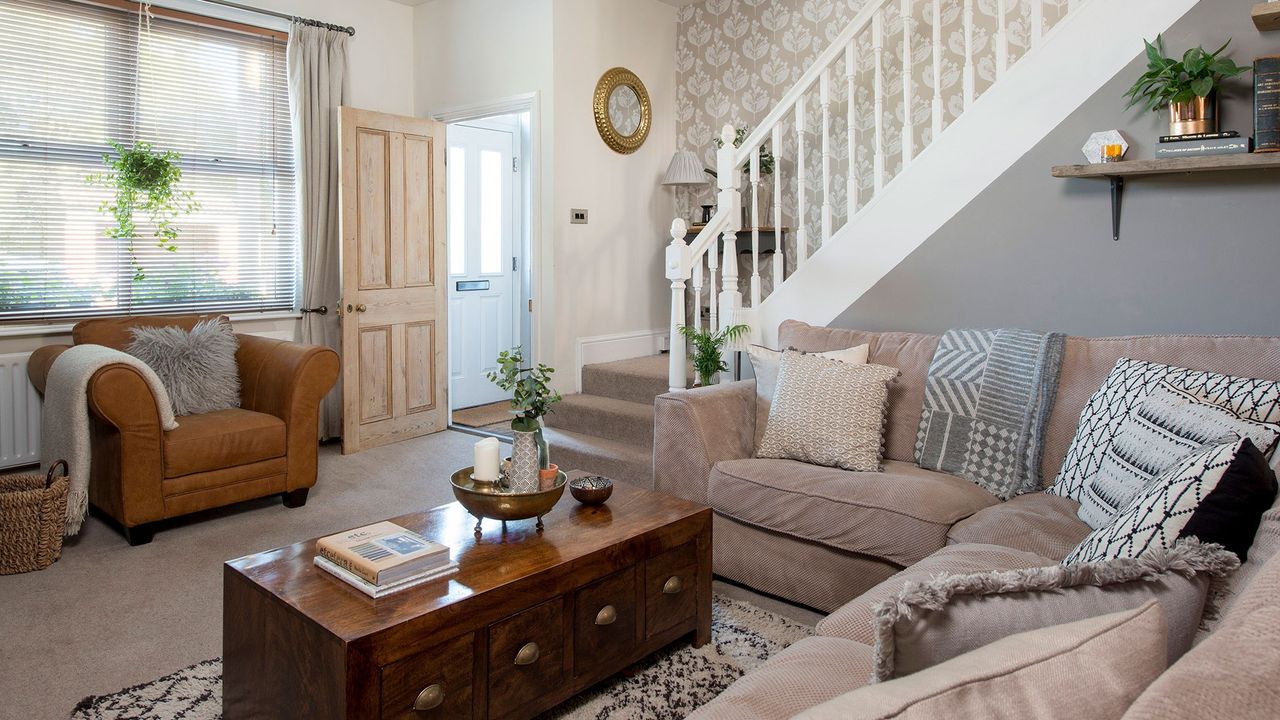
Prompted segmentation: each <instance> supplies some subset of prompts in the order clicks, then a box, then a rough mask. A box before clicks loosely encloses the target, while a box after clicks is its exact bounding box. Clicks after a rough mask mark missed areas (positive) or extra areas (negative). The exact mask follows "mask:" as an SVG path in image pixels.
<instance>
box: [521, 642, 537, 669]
mask: <svg viewBox="0 0 1280 720" xmlns="http://www.w3.org/2000/svg"><path fill="white" fill-rule="evenodd" d="M540 654H541V653H540V652H539V651H538V643H532V642H531V643H525V644H524V646H523V647H521V648H520V651H519V652H517V653H516V664H517V665H532V664H534V663H536V662H538V655H540Z"/></svg>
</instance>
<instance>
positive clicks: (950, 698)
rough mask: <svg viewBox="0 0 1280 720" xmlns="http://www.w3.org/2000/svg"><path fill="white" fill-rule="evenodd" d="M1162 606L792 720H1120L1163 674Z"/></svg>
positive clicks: (1008, 644) (988, 653)
mask: <svg viewBox="0 0 1280 720" xmlns="http://www.w3.org/2000/svg"><path fill="white" fill-rule="evenodd" d="M1164 642H1165V625H1164V617H1163V616H1162V613H1161V610H1160V605H1159V604H1158V603H1156V602H1155V601H1150V602H1148V603H1147V604H1145V605H1143V606H1142V607H1140V608H1137V609H1134V610H1129V611H1124V612H1118V613H1111V614H1109V615H1102V616H1099V617H1095V618H1089V619H1086V620H1079V621H1077V622H1073V623H1066V624H1062V625H1054V626H1052V627H1047V628H1042V629H1039V630H1032V631H1029V632H1024V633H1018V634H1016V635H1011V636H1009V637H1006V638H1003V639H1001V640H997V641H995V642H993V643H991V644H990V645H986V646H984V647H981V648H978V649H977V650H973V651H970V652H967V653H965V654H964V655H961V656H959V657H956V658H952V659H951V660H948V661H946V662H944V663H941V664H939V665H935V666H934V667H931V668H929V669H927V670H922V671H920V672H918V673H916V674H914V675H908V676H907V677H904V678H898V679H897V680H890V681H888V682H883V683H876V684H873V685H867V686H865V687H862V688H859V689H857V690H853V691H851V692H848V693H845V694H844V695H841V696H839V697H837V698H835V699H832V700H828V701H827V702H825V703H823V704H822V705H818V706H817V707H814V708H811V709H809V710H807V711H805V712H803V713H801V714H799V715H797V716H796V718H795V720H872V719H874V720H881V719H882V718H901V719H902V720H934V718H1007V719H1009V720H1013V719H1014V718H1017V719H1018V720H1021V719H1022V718H1037V720H1058V719H1061V720H1076V719H1077V718H1089V719H1090V720H1118V719H1119V718H1120V716H1121V715H1122V714H1123V713H1124V711H1125V710H1126V709H1127V708H1128V707H1129V705H1130V703H1132V702H1133V700H1134V698H1136V697H1138V695H1139V694H1140V693H1141V692H1142V691H1143V689H1144V688H1146V687H1147V685H1149V684H1150V683H1151V681H1153V680H1155V679H1156V678H1157V677H1159V675H1160V673H1161V672H1163V671H1164V669H1165V654H1164Z"/></svg>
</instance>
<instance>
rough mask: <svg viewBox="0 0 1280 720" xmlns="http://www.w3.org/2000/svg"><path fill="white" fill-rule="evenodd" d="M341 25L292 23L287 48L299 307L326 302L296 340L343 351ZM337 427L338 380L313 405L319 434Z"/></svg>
mask: <svg viewBox="0 0 1280 720" xmlns="http://www.w3.org/2000/svg"><path fill="white" fill-rule="evenodd" d="M347 38H348V35H347V34H346V33H344V32H337V31H334V30H326V29H324V28H318V27H311V26H308V25H301V24H299V23H294V24H293V26H292V27H290V28H289V47H288V52H287V58H288V67H289V100H290V103H289V105H290V108H291V110H292V115H293V137H294V140H295V142H296V143H297V148H298V155H297V158H298V193H299V198H300V199H299V211H300V215H301V218H300V226H299V227H300V235H301V237H302V306H303V307H305V308H318V307H320V306H322V305H324V306H327V307H328V308H329V312H328V314H326V315H320V314H319V313H304V314H303V316H302V341H303V342H306V343H314V344H316V345H328V346H329V347H331V348H333V349H334V350H337V351H338V352H342V348H341V344H342V343H341V341H342V332H341V326H340V324H339V322H338V314H337V309H338V297H339V295H341V293H342V280H341V278H340V277H339V274H338V273H339V269H338V253H339V249H340V243H341V241H342V236H341V229H340V228H339V227H338V142H339V138H338V106H340V105H345V104H346V103H347V100H348V97H349V93H350V90H349V86H350V83H349V81H348V79H347ZM341 434H342V383H341V381H339V382H338V384H337V385H336V386H335V387H334V389H333V390H332V391H331V392H330V393H329V395H328V396H327V397H326V398H325V399H324V402H323V403H322V404H321V406H320V437H321V438H331V437H338V436H340V435H341Z"/></svg>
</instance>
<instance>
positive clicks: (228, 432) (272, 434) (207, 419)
mask: <svg viewBox="0 0 1280 720" xmlns="http://www.w3.org/2000/svg"><path fill="white" fill-rule="evenodd" d="M284 454H285V425H284V421H283V420H281V419H280V418H278V417H276V416H274V415H267V414H266V413H259V412H253V411H251V410H243V409H241V408H233V409H230V410H218V411H215V412H210V413H201V414H200V415H188V416H186V417H184V418H182V424H181V425H179V426H178V428H177V429H176V430H170V431H168V432H166V433H165V434H164V476H165V477H168V478H173V477H180V476H182V475H189V474H191V473H197V472H204V471H206V470H219V469H221V468H228V467H233V466H235V465H247V464H249V463H254V462H258V461H261V460H270V459H271V458H277V457H283V456H284Z"/></svg>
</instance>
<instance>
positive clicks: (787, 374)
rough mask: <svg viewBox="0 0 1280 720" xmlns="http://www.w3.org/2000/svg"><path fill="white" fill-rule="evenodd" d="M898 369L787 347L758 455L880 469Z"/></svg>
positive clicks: (829, 464)
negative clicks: (893, 383)
mask: <svg viewBox="0 0 1280 720" xmlns="http://www.w3.org/2000/svg"><path fill="white" fill-rule="evenodd" d="M897 376H898V369H897V368H893V367H889V366H887V365H854V364H852V363H846V362H842V361H840V360H833V359H830V358H825V357H823V356H821V355H817V354H813V355H806V354H804V353H800V352H796V351H794V350H788V351H786V352H784V353H783V354H782V362H781V363H780V364H779V367H778V386H777V389H776V390H775V391H774V395H773V404H772V405H771V406H770V408H769V420H768V424H767V425H766V426H765V430H764V437H763V438H761V439H760V445H759V447H757V448H756V456H757V457H765V458H790V459H792V460H800V461H803V462H808V463H813V464H814V465H824V466H828V467H839V468H843V469H845V470H854V471H864V472H879V471H880V463H881V461H882V460H883V459H884V417H885V412H886V411H887V405H888V401H889V383H890V382H892V381H893V379H894V378H895V377H897Z"/></svg>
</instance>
